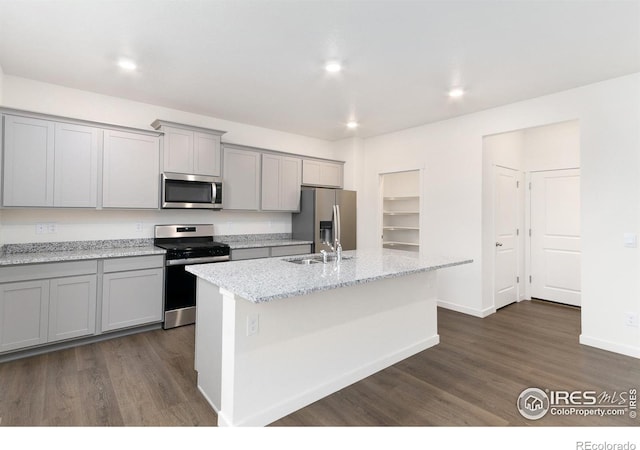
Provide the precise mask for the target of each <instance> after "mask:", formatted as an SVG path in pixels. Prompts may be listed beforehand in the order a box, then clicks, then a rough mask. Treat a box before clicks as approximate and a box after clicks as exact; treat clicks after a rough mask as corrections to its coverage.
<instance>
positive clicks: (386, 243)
mask: <svg viewBox="0 0 640 450" xmlns="http://www.w3.org/2000/svg"><path fill="white" fill-rule="evenodd" d="M382 245H384V246H390V247H394V246H396V245H401V246H403V247H420V244H416V243H415V242H398V241H387V242H383V243H382Z"/></svg>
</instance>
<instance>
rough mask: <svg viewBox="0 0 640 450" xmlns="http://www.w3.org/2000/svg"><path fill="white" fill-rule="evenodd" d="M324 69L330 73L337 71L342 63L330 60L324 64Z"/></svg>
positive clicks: (340, 68)
mask: <svg viewBox="0 0 640 450" xmlns="http://www.w3.org/2000/svg"><path fill="white" fill-rule="evenodd" d="M324 70H326V71H327V72H330V73H337V72H340V71H341V70H342V64H340V63H339V62H337V61H330V62H328V63H327V64H326V65H325V66H324Z"/></svg>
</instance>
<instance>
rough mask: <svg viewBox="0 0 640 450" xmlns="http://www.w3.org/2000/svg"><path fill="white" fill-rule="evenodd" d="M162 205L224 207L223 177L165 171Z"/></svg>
mask: <svg viewBox="0 0 640 450" xmlns="http://www.w3.org/2000/svg"><path fill="white" fill-rule="evenodd" d="M162 207H163V208H191V209H222V178H218V177H210V176H205V175H189V174H185V173H169V172H165V173H163V174H162Z"/></svg>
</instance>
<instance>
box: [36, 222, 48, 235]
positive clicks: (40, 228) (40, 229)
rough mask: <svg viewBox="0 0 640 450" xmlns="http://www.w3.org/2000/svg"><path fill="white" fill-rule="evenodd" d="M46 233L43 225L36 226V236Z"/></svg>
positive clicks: (45, 227)
mask: <svg viewBox="0 0 640 450" xmlns="http://www.w3.org/2000/svg"><path fill="white" fill-rule="evenodd" d="M46 232H47V226H46V224H44V223H37V224H36V234H45V233H46Z"/></svg>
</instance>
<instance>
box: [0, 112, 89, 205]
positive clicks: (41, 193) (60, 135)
mask: <svg viewBox="0 0 640 450" xmlns="http://www.w3.org/2000/svg"><path fill="white" fill-rule="evenodd" d="M4 128H5V140H4V144H5V145H4V152H5V166H4V196H3V205H4V206H60V207H95V206H96V200H97V191H98V130H97V129H96V128H94V127H87V126H82V125H73V124H68V123H60V122H52V121H48V120H41V119H35V118H29V117H19V116H9V115H7V116H5V123H4Z"/></svg>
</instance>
